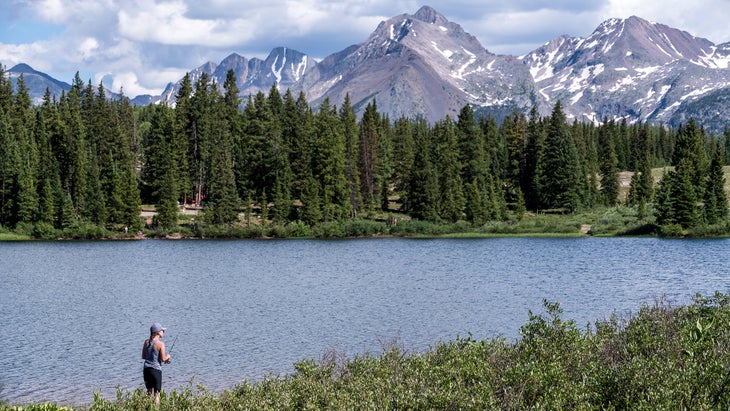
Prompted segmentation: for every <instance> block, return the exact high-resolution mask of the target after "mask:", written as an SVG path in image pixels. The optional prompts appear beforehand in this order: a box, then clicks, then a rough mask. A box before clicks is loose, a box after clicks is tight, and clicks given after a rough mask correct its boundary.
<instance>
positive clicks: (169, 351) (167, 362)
mask: <svg viewBox="0 0 730 411" xmlns="http://www.w3.org/2000/svg"><path fill="white" fill-rule="evenodd" d="M176 342H177V335H176V336H175V339H174V340H172V344H170V349H169V350H168V351H167V355H170V353H171V352H172V349H173V348H175V343H176ZM169 363H170V360H167V361H165V364H169Z"/></svg>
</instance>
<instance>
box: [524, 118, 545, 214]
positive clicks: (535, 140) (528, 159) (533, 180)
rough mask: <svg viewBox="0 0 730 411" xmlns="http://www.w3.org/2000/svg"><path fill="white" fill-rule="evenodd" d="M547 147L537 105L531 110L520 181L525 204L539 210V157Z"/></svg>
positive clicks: (531, 208) (529, 207)
mask: <svg viewBox="0 0 730 411" xmlns="http://www.w3.org/2000/svg"><path fill="white" fill-rule="evenodd" d="M544 149H545V132H544V127H543V123H542V120H541V119H540V117H539V116H538V114H537V109H536V108H535V107H533V108H532V110H531V111H530V119H529V121H528V122H527V147H526V148H525V172H524V174H523V176H522V179H521V181H520V185H521V187H522V192H523V193H524V197H525V206H526V208H528V209H530V210H535V211H537V209H538V207H539V197H538V186H537V171H538V167H537V165H538V162H539V157H540V155H542V152H543V151H544Z"/></svg>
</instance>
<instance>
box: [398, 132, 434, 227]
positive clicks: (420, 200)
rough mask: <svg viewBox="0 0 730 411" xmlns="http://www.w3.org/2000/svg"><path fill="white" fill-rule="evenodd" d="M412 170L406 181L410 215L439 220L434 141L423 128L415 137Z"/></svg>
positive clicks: (419, 218)
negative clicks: (408, 179)
mask: <svg viewBox="0 0 730 411" xmlns="http://www.w3.org/2000/svg"><path fill="white" fill-rule="evenodd" d="M415 146H416V147H415V156H414V159H413V172H412V173H411V176H410V181H409V183H408V194H407V200H406V202H407V204H408V210H409V212H410V215H411V216H412V217H413V218H415V219H418V220H426V221H434V222H435V221H439V219H440V218H439V214H438V209H437V204H438V202H439V195H440V193H439V191H440V189H439V182H438V174H437V171H436V167H435V165H434V158H433V157H434V151H435V150H434V147H433V146H434V142H433V136H432V133H431V132H427V131H426V130H425V129H424V132H423V133H419V134H417V138H416V139H415Z"/></svg>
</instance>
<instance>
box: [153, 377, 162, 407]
mask: <svg viewBox="0 0 730 411" xmlns="http://www.w3.org/2000/svg"><path fill="white" fill-rule="evenodd" d="M152 375H153V376H154V392H155V404H156V405H160V391H162V370H154V371H153V373H152Z"/></svg>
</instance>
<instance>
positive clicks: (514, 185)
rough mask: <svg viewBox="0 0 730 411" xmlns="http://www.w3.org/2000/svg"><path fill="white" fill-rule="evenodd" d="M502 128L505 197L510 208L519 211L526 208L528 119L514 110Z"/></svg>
mask: <svg viewBox="0 0 730 411" xmlns="http://www.w3.org/2000/svg"><path fill="white" fill-rule="evenodd" d="M502 129H503V131H502V133H503V135H504V139H505V149H506V155H505V160H506V162H505V171H504V174H505V177H504V178H505V184H504V191H505V197H506V201H507V203H508V204H509V205H510V208H511V209H513V210H516V211H518V213H519V210H524V209H525V199H524V195H523V193H522V182H523V180H524V177H523V175H524V174H525V173H526V169H527V119H526V118H525V116H524V115H522V114H520V113H518V112H517V111H514V112H513V113H512V117H507V118H505V120H504V122H503V123H502Z"/></svg>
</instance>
